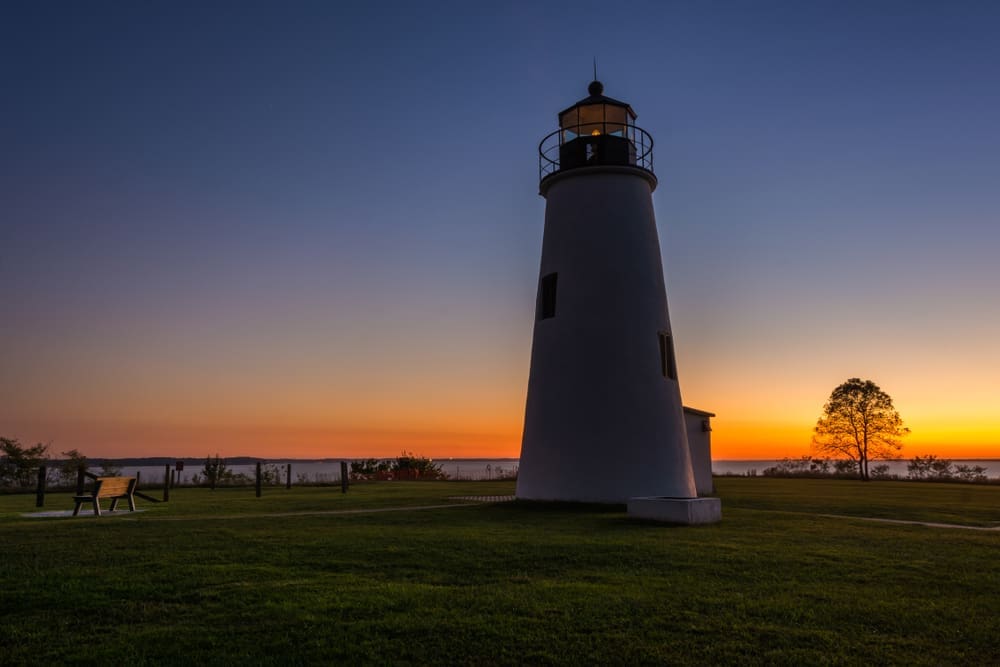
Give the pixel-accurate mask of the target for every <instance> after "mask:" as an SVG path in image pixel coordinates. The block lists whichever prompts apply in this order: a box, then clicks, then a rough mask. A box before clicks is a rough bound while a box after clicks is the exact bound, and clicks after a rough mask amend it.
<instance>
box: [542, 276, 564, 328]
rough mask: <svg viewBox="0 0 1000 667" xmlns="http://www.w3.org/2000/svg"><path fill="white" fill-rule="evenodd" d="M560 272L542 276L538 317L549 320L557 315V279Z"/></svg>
mask: <svg viewBox="0 0 1000 667" xmlns="http://www.w3.org/2000/svg"><path fill="white" fill-rule="evenodd" d="M558 278H559V274H558V273H550V274H548V275H546V276H542V284H541V285H540V286H539V288H538V319H540V320H547V319H548V318H550V317H555V316H556V281H557V280H558Z"/></svg>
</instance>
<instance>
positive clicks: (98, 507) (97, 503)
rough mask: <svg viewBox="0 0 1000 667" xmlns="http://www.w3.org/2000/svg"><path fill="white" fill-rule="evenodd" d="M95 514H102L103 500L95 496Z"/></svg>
mask: <svg viewBox="0 0 1000 667" xmlns="http://www.w3.org/2000/svg"><path fill="white" fill-rule="evenodd" d="M94 516H101V501H100V500H98V499H97V498H94Z"/></svg>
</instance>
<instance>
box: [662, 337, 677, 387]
mask: <svg viewBox="0 0 1000 667" xmlns="http://www.w3.org/2000/svg"><path fill="white" fill-rule="evenodd" d="M660 372H662V373H663V377H665V378H668V379H670V380H676V379H677V361H676V359H674V340H673V338H672V337H671V336H670V334H668V333H667V332H666V331H661V332H660Z"/></svg>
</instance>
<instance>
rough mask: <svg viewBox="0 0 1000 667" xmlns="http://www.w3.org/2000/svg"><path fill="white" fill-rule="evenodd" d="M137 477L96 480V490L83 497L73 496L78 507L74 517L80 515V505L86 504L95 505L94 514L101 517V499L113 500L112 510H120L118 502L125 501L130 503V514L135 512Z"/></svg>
mask: <svg viewBox="0 0 1000 667" xmlns="http://www.w3.org/2000/svg"><path fill="white" fill-rule="evenodd" d="M135 483H136V478H135V477H96V478H94V490H93V491H91V492H90V493H89V494H85V495H82V496H73V500H74V501H76V507H75V508H74V509H73V516H76V515H77V514H79V513H80V505H82V504H84V503H94V514H96V515H97V516H101V498H110V499H111V510H110V511H112V512H114V511H115V510H116V509H118V501H119V500H121V499H123V498H124V499H125V500H127V501H128V510H129V512H134V511H135V499H134V498H133V497H132V493H133V492H134V491H135Z"/></svg>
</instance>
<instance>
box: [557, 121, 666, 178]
mask: <svg viewBox="0 0 1000 667" xmlns="http://www.w3.org/2000/svg"><path fill="white" fill-rule="evenodd" d="M609 141H610V142H615V143H619V144H623V145H624V147H625V151H621V150H617V151H614V152H611V151H608V152H606V153H605V154H602V153H601V149H602V148H603V147H605V146H606V145H607V144H608V142H609ZM569 149H579V150H569ZM592 165H623V166H631V167H638V168H639V169H645V170H646V171H648V172H650V173H653V137H652V136H650V134H649V133H648V132H646V131H645V130H643V129H642V128H641V127H638V126H636V125H626V124H623V123H611V122H602V123H581V124H579V125H573V126H569V127H563V128H560V129H558V130H556V131H555V132H552V133H551V134H548V135H547V136H546V137H545V138H544V139H542V140H541V142H539V144H538V180H539V181H542V180H544V179H545V178H546V177H547V176H551V175H552V174H555V173H557V172H560V171H564V170H566V169H574V168H577V167H584V166H592Z"/></svg>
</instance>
